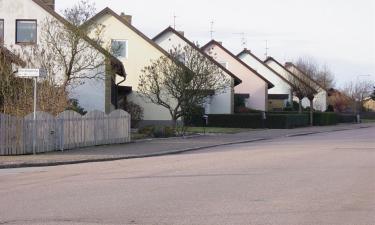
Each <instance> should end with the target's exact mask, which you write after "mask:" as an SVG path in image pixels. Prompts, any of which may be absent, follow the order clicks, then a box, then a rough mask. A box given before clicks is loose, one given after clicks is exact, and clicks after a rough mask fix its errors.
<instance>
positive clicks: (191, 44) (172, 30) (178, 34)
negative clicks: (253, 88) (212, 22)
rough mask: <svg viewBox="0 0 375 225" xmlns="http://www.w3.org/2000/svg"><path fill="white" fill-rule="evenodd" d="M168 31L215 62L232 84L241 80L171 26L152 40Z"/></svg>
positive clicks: (236, 83)
mask: <svg viewBox="0 0 375 225" xmlns="http://www.w3.org/2000/svg"><path fill="white" fill-rule="evenodd" d="M168 32H172V33H174V34H175V35H177V36H178V37H179V38H181V39H182V40H183V41H184V42H186V43H187V44H188V45H189V46H190V47H192V48H193V49H194V50H196V51H198V52H199V53H201V54H202V55H203V56H205V57H206V58H208V59H209V60H210V62H212V63H213V64H215V65H216V66H218V67H219V68H220V69H221V70H223V71H224V72H226V73H227V74H228V75H229V76H231V77H232V78H233V79H234V84H235V85H238V84H240V83H241V82H242V80H241V79H240V78H238V77H236V76H235V75H234V74H233V73H232V72H230V71H229V70H228V69H227V68H225V67H224V66H223V65H221V64H220V63H218V62H217V61H216V60H214V59H213V58H212V57H211V56H209V55H208V54H207V53H206V52H204V51H202V49H200V48H198V47H197V46H196V45H195V44H194V43H192V42H191V41H189V40H188V39H187V38H186V37H184V36H183V35H181V34H180V33H179V32H178V31H176V30H175V29H173V28H172V27H170V26H169V27H167V28H166V29H165V30H163V31H162V32H161V33H159V34H158V35H156V36H155V37H154V38H153V39H152V40H153V41H156V40H157V39H158V38H159V37H161V36H162V35H164V34H166V33H168Z"/></svg>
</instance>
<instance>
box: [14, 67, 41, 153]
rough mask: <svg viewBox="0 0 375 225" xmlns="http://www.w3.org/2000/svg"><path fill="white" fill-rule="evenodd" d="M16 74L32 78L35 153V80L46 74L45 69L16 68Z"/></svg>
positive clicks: (34, 149)
mask: <svg viewBox="0 0 375 225" xmlns="http://www.w3.org/2000/svg"><path fill="white" fill-rule="evenodd" d="M16 76H17V77H19V78H32V79H33V80H34V124H33V126H34V135H33V154H34V155H35V154H36V101H37V93H36V92H37V84H38V82H37V80H38V78H43V77H46V76H47V71H46V70H45V69H18V72H17V73H16Z"/></svg>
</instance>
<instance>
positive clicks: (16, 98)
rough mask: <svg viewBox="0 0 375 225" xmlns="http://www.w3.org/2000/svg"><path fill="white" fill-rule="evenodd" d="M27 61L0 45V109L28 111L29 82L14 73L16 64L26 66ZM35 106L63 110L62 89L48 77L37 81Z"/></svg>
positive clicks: (18, 113) (13, 112) (30, 99)
mask: <svg viewBox="0 0 375 225" xmlns="http://www.w3.org/2000/svg"><path fill="white" fill-rule="evenodd" d="M26 65H27V61H24V60H21V58H20V57H19V56H17V55H16V54H14V53H13V52H11V50H7V49H5V48H4V47H0V112H1V113H6V114H11V115H16V116H24V115H26V114H28V113H30V112H31V111H32V107H33V105H32V103H33V82H32V80H30V79H22V78H18V77H16V76H15V73H16V66H26ZM37 98H38V105H39V110H42V111H46V112H49V113H52V114H54V115H56V114H58V113H59V112H61V111H63V110H64V109H65V107H66V106H67V94H66V92H65V90H64V89H63V88H61V87H59V86H56V85H55V84H53V82H51V80H50V79H43V80H41V81H40V82H38V96H37Z"/></svg>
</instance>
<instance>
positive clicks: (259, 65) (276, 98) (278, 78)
mask: <svg viewBox="0 0 375 225" xmlns="http://www.w3.org/2000/svg"><path fill="white" fill-rule="evenodd" d="M237 56H238V58H240V59H241V60H242V61H243V62H245V63H246V64H247V65H249V66H250V67H251V68H253V69H254V70H255V71H257V72H258V73H259V74H261V75H262V76H263V77H264V78H266V79H267V80H269V81H270V82H271V83H272V84H274V85H275V86H274V87H273V88H271V89H269V90H268V110H276V109H277V110H280V109H283V108H284V107H286V106H287V104H288V102H289V103H292V101H293V85H292V84H291V83H290V82H289V81H288V80H287V79H285V78H284V77H283V76H282V75H280V74H279V73H278V72H276V71H275V70H274V69H272V68H271V67H269V66H268V65H267V64H265V63H264V62H263V61H262V60H261V59H259V58H258V57H257V56H256V55H254V54H253V53H252V52H251V51H250V50H248V49H244V50H243V51H241V52H240V53H239V54H238V55H237Z"/></svg>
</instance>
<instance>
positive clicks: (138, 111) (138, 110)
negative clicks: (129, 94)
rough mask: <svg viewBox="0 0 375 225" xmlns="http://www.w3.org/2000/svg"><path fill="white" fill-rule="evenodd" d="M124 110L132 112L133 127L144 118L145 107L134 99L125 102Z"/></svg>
mask: <svg viewBox="0 0 375 225" xmlns="http://www.w3.org/2000/svg"><path fill="white" fill-rule="evenodd" d="M124 110H125V111H126V112H128V113H129V114H130V117H131V121H130V124H131V127H132V128H137V127H138V125H139V123H140V122H141V121H142V120H143V108H142V107H141V106H140V105H138V104H136V103H134V102H132V101H128V102H126V103H125V106H124Z"/></svg>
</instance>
